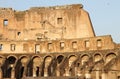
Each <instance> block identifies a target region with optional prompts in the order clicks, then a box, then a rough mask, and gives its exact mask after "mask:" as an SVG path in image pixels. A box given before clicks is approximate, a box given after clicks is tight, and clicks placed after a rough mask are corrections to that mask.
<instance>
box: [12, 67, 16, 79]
mask: <svg viewBox="0 0 120 79" xmlns="http://www.w3.org/2000/svg"><path fill="white" fill-rule="evenodd" d="M11 79H15V67H12V70H11Z"/></svg>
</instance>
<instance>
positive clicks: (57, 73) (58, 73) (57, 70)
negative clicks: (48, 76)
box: [56, 67, 60, 77]
mask: <svg viewBox="0 0 120 79" xmlns="http://www.w3.org/2000/svg"><path fill="white" fill-rule="evenodd" d="M56 76H57V77H58V76H60V68H59V67H57V69H56Z"/></svg>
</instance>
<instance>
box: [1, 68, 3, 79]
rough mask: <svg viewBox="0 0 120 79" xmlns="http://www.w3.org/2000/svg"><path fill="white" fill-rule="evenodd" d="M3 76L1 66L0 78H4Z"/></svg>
mask: <svg viewBox="0 0 120 79" xmlns="http://www.w3.org/2000/svg"><path fill="white" fill-rule="evenodd" d="M2 78H3V73H2V68H1V66H0V79H2Z"/></svg>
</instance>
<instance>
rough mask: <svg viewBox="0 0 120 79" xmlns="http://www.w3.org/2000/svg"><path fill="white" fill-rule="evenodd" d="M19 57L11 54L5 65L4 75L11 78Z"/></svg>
mask: <svg viewBox="0 0 120 79" xmlns="http://www.w3.org/2000/svg"><path fill="white" fill-rule="evenodd" d="M16 61H17V58H16V57H15V56H9V57H8V58H7V59H6V61H5V63H4V65H3V77H4V78H11V76H12V75H11V73H12V69H15V64H16Z"/></svg>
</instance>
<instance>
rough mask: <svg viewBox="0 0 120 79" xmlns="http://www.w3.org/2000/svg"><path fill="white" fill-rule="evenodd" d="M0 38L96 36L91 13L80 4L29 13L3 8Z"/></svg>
mask: <svg viewBox="0 0 120 79" xmlns="http://www.w3.org/2000/svg"><path fill="white" fill-rule="evenodd" d="M0 29H1V31H0V38H1V39H3V40H5V39H7V40H8V39H9V40H35V39H63V38H64V39H72V38H84V37H94V36H95V34H94V30H93V27H92V24H91V21H90V18H89V14H88V13H87V12H86V11H85V10H83V6H82V5H81V4H74V5H66V6H53V7H33V8H30V9H29V10H26V11H15V10H12V9H11V8H0Z"/></svg>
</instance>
